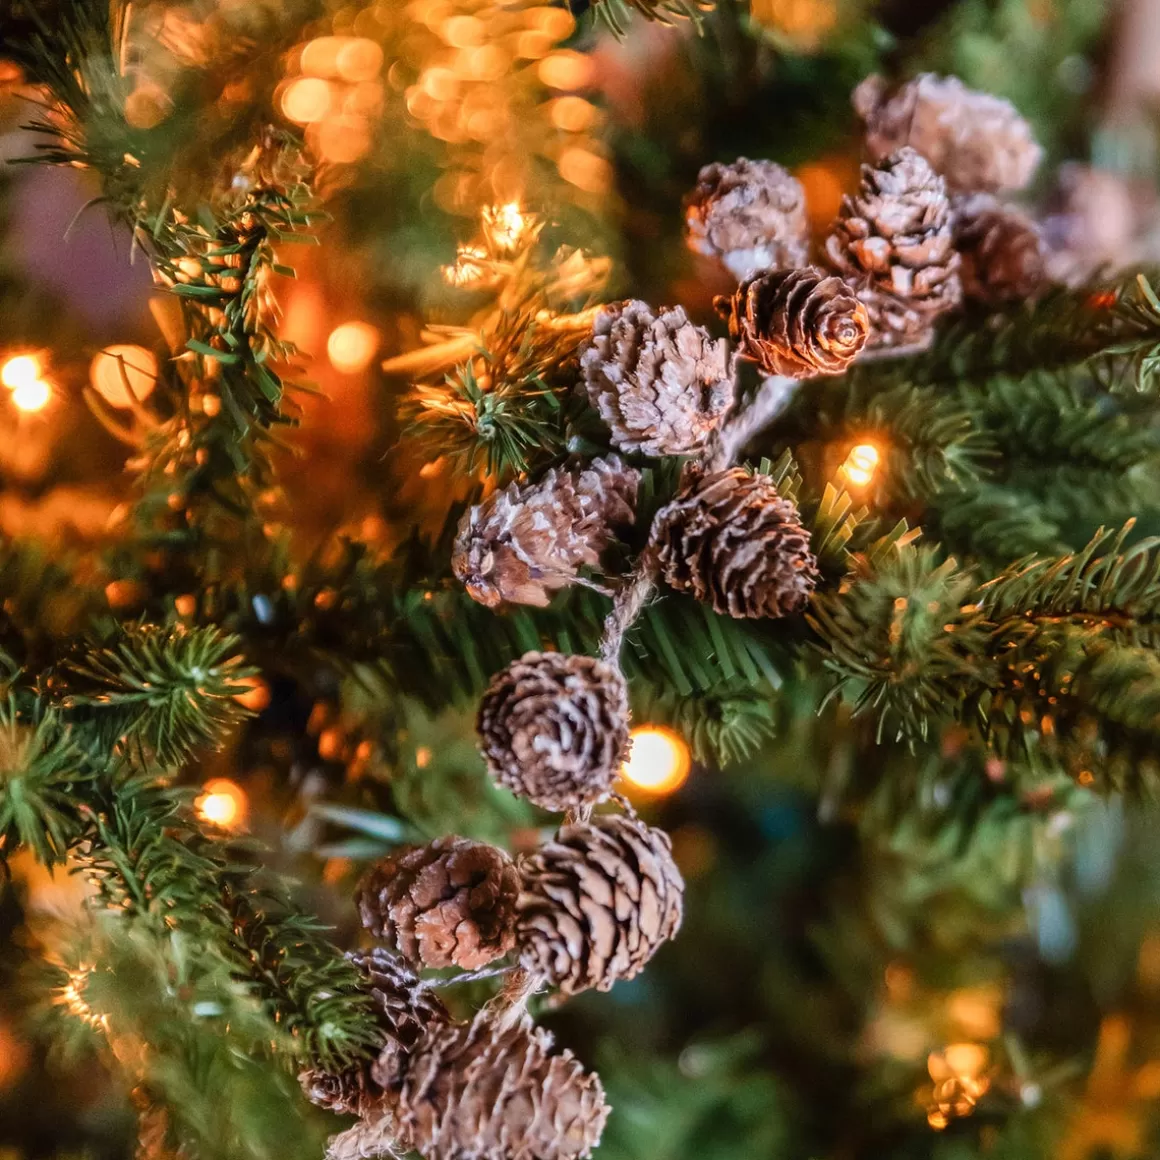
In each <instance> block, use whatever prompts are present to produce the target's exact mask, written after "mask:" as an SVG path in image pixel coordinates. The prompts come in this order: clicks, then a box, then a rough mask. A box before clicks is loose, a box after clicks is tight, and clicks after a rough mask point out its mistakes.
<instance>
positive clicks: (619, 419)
mask: <svg viewBox="0 0 1160 1160" xmlns="http://www.w3.org/2000/svg"><path fill="white" fill-rule="evenodd" d="M580 367H581V370H582V372H583V375H584V385H585V387H586V388H587V390H588V399H589V402H591V404H592V406H593V407H594V408H595V409H596V410H597V411H598V412H599V413H600V417H601V418H602V419H603V420H604V421H605V423H607V424H608V427H609V429H610V430H611V432H612V443H613V445H614V446H615V447H617V448H619V449H620V450H621V451H634V452H639V453H641V454H642V455H652V456H657V457H659V456H662V455H690V454H693V453H694V452H696V451H699V450H700V449H701V448H702V447H704V446H705V443H706V442H707V441H708V439H709V437H710V436H711V435H712V434H713V432H714V431H715V430H716V429H717V428H718V427H719V426H720V424H721V421H722V420H723V419H724V417H725V412H726V411H728V409H729V405H730V403H732V401H733V381H732V378H731V377H730V375H729V362H728V354H727V349H726V344H725V343H724V341H720V340H717V339H714V338H713V337H712V335H710V334H709V332H708V331H707V330H706V329H705V328H704V327H703V326H696V325H694V324H693V323H692V322H690V321H689V319H688V316H687V315H686V314H685V311H684V309H683V308H682V307H680V306H675V307H672V308H671V309H663V310H661V311H660V313H659V314H654V313H653V311H652V308H651V307H650V306H648V305H647V304H646V303H644V302H639V301H635V300H633V301H628V302H620V303H616V304H614V305H611V306H606V307H605V308H604V309H603V310H601V311H600V313H599V314H598V315H597V316H596V321H595V324H594V326H593V331H592V337H591V338H590V339H589V340H588V342H587V343H586V345H585V347H584V349H583V351H582V352H581V354H580Z"/></svg>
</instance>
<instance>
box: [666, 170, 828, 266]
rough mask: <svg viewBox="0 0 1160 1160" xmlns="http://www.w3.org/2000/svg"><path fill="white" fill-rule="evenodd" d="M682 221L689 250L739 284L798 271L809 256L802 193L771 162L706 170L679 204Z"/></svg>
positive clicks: (804, 200)
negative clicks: (716, 262) (721, 267)
mask: <svg viewBox="0 0 1160 1160" xmlns="http://www.w3.org/2000/svg"><path fill="white" fill-rule="evenodd" d="M685 221H686V224H687V226H688V235H687V236H688V241H689V247H690V248H691V249H693V250H695V251H696V252H697V253H700V254H707V255H709V256H710V257H715V258H719V259H720V260H721V262H722V263H723V264H724V266H725V267H726V269H728V270H729V272H730V273H731V274H732V275H733V276H734V277H735V278H736V279H737V280H738V281H739V282H743V281H744V280H745V279H746V278H752V277H753V275H754V274H759V273H761V272H762V271H765V270H783V269H787V268H789V267H792V266H802V265H804V264H805V262H806V259H807V257H808V256H809V248H810V233H809V222H808V220H807V218H806V198H805V191H804V190H803V189H802V187H801V182H799V181H798V180H797V178H795V177H793V176H792V175H791V174H790V173H789V172H788V171H787V170H785V169H783V168H782V167H781V166H780V165H777V164H776V163H774V162H773V161H750V160H749V158H747V157H738V158H737V160H736V161H734V162H733V163H732V164H730V165H723V164H721V163H720V162H714V163H713V164H712V165H706V166H705V167H704V168H703V169H702V170H701V172H700V173H699V174H698V175H697V187H696V188H695V189H694V190H693V192H692V193H691V194H689V196H688V198H687V199H686V201H685Z"/></svg>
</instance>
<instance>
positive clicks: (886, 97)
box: [853, 73, 1043, 193]
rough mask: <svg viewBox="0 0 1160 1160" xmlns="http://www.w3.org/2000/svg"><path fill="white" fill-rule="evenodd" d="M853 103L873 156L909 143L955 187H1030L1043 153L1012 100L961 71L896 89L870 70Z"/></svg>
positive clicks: (874, 158) (920, 79) (929, 76)
mask: <svg viewBox="0 0 1160 1160" xmlns="http://www.w3.org/2000/svg"><path fill="white" fill-rule="evenodd" d="M853 104H854V110H855V112H857V114H858V116H859V117H861V118H862V120H863V122H864V123H865V125H866V150H867V152H868V153H869V154H870V158H871V160H872V161H874V162H880V161H882V160H884V159H885V158H887V157H889V156H890V155H891V154H892V153H894V152H895V151H897V150H898V149H900V148H902V147H903V146H905V145H909V146H911V147H912V148H914V149H917V150H918V152H919V153H921V154H922V155H923V157H925V158H926V159H927V161H929V162H930V164H931V165H932V166H933V167H934V169H935V170H936V171H937V172H938V173H941V174H942V176H943V177H944V178H946V183H947V186H948V188H949V189H950V190H951V191H952V192H954V193H980V192H985V193H998V192H1000V191H1001V190H1020V189H1024V188H1026V186H1027V185H1028V184H1029V182H1030V181H1031V178H1032V177H1033V176H1034V175H1035V170H1036V168H1037V167H1038V165H1039V162H1040V159H1041V158H1042V156H1043V150H1042V148H1040V146H1039V144H1038V143H1037V142H1036V140H1035V138H1034V136H1033V135H1032V132H1031V126H1030V125H1029V124H1028V123H1027V122H1026V121H1025V120H1024V119H1023V117H1021V116H1020V115H1019V113H1018V111H1017V110H1016V109H1015V107H1014V106H1013V105H1012V104H1011V103H1010V102H1009V101H1005V100H1003V99H1002V98H1000V97H993V96H991V94H990V93H980V92H976V91H975V90H974V89H969V88H967V86H966V85H964V84H963V82H962V81H960V80H959V79H958V77H940V76H936V75H935V74H934V73H922V74H921V75H919V76H917V77H915V78H914V79H913V80H910V81H907V82H906V83H905V84H902V85H899V86H898V87H896V88H892V87H891V86H890V85H889V84H888V83H887V82H886V81H885V80H884V79H883V78H882V77H880V76H870V77H867V78H866V79H865V80H864V81H863V82H862V83H861V84H860V85H859V86H858V87H857V88H856V89H855V90H854V96H853Z"/></svg>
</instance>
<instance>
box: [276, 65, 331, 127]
mask: <svg viewBox="0 0 1160 1160" xmlns="http://www.w3.org/2000/svg"><path fill="white" fill-rule="evenodd" d="M329 109H330V85H328V84H327V83H326V81H324V80H322V78H321V77H300V78H299V79H298V80H296V81H292V82H291V83H290V85H289V86H288V87H287V88H286V90H285V92H283V94H282V112H283V114H284V115H285V116H286V118H287V120H290V121H294V122H295V123H296V124H298V125H310V124H312V123H313V122H315V121H321V120H322V118H323V117H325V116H326V114H327V111H328V110H329Z"/></svg>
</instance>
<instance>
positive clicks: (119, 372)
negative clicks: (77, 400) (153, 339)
mask: <svg viewBox="0 0 1160 1160" xmlns="http://www.w3.org/2000/svg"><path fill="white" fill-rule="evenodd" d="M89 380H90V381H91V382H92V384H93V389H94V390H95V391H96V392H97V394H98V395H100V396H101V398H102V399H104V400H105V402H106V403H108V404H109V406H111V407H120V408H128V407H131V406H132V405H133V401H134V400H136V401H137V402H140V401H141V400H142V399H144V398H146V397H148V395H149V394H151V393H152V391H153V388H154V386H155V385H156V383H157V360H156V359H155V358H154V357H153V355H152V353H151V352H150V351H147V350H146V349H145V348H144V347H143V346H127V345H124V344H120V345H117V346H107V347H105V349H104V350H102V351H100V352H99V353H98V354H97V355H96V357H95V358H94V359H93V361H92V363H91V364H90V366H89ZM126 384H127V385H126Z"/></svg>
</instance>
